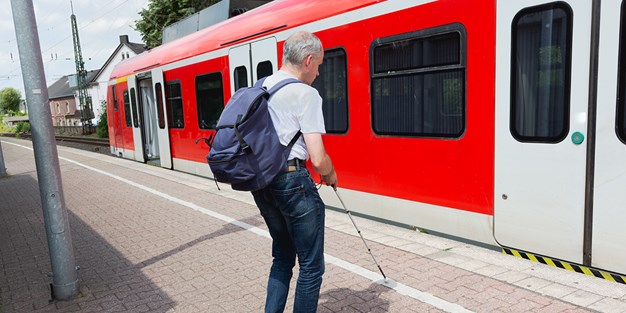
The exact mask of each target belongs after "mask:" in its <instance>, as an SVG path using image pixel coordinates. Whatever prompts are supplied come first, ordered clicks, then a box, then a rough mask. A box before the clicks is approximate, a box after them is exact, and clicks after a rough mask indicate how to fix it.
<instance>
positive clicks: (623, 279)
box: [502, 248, 626, 284]
mask: <svg viewBox="0 0 626 313" xmlns="http://www.w3.org/2000/svg"><path fill="white" fill-rule="evenodd" d="M502 253H504V254H508V255H512V256H516V257H518V258H522V259H526V260H530V261H534V262H539V263H543V264H546V265H550V266H555V267H558V268H562V269H566V270H568V271H572V272H577V273H581V274H585V275H589V276H595V277H598V278H602V279H606V280H610V281H614V282H618V283H620V284H626V276H622V275H619V274H615V273H610V272H606V271H600V270H597V269H594V268H589V267H585V266H582V265H578V264H574V263H569V262H565V261H561V260H557V259H551V258H548V257H545V256H541V255H537V254H532V253H528V252H522V251H517V250H513V249H509V248H502Z"/></svg>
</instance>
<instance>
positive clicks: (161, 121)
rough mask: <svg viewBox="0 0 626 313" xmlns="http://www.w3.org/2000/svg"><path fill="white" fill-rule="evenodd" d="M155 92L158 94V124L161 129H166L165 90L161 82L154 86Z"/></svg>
mask: <svg viewBox="0 0 626 313" xmlns="http://www.w3.org/2000/svg"><path fill="white" fill-rule="evenodd" d="M154 91H155V93H156V107H157V124H158V125H159V128H160V129H165V112H163V89H162V85H161V82H157V83H156V84H154Z"/></svg>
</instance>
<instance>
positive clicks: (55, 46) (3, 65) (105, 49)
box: [0, 0, 148, 92]
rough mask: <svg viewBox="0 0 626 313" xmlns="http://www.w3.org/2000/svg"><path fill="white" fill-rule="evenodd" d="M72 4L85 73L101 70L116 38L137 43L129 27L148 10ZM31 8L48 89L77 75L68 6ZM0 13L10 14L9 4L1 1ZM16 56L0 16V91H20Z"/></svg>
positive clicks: (11, 33) (112, 3) (144, 0)
mask: <svg viewBox="0 0 626 313" xmlns="http://www.w3.org/2000/svg"><path fill="white" fill-rule="evenodd" d="M19 1H22V0H19ZM72 3H73V7H74V14H75V15H76V19H77V24H78V27H79V37H80V43H81V51H82V54H83V60H84V62H85V68H86V69H87V70H92V69H97V68H99V67H101V66H102V65H103V64H104V62H105V61H106V60H107V59H108V57H109V56H110V53H112V52H113V50H114V49H115V47H117V45H118V44H119V36H120V35H128V36H129V39H130V41H131V42H141V36H140V35H139V33H137V32H136V31H135V30H133V29H132V27H131V25H134V21H135V20H137V19H139V14H138V12H139V10H141V9H142V8H144V7H146V6H147V5H148V0H109V1H93V0H72ZM33 5H34V9H35V18H36V20H37V29H38V34H39V42H40V47H41V51H42V61H43V64H44V70H45V75H46V81H47V84H48V85H50V84H52V83H53V82H54V81H55V80H57V79H59V78H60V77H61V76H63V75H68V74H73V73H74V72H75V71H76V69H75V64H74V48H73V42H72V28H71V24H70V15H71V14H72V12H71V9H70V3H69V1H56V0H33ZM0 7H3V8H10V7H11V1H10V0H0ZM11 53H12V54H13V61H11V58H10V56H11ZM18 53H19V52H18V49H17V42H16V40H15V30H14V24H13V16H12V11H11V10H10V9H9V10H0V89H3V88H6V87H13V88H17V89H20V90H21V91H22V92H23V91H24V88H23V82H22V77H21V69H20V65H19V54H18ZM90 58H91V59H90ZM66 59H69V60H66Z"/></svg>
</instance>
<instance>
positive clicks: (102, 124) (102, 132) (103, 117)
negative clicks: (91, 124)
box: [96, 100, 109, 138]
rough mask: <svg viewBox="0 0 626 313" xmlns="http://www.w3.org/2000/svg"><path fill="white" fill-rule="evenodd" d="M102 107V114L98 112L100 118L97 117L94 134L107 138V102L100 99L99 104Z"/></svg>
mask: <svg viewBox="0 0 626 313" xmlns="http://www.w3.org/2000/svg"><path fill="white" fill-rule="evenodd" d="M100 106H101V107H102V110H101V112H102V114H100V119H98V125H97V126H96V136H98V138H109V123H108V122H107V102H106V101H105V100H102V103H101V104H100Z"/></svg>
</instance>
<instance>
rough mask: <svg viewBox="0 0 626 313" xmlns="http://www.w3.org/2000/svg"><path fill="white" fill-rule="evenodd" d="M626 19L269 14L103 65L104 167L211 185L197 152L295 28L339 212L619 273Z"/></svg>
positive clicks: (550, 8) (384, 10)
mask: <svg viewBox="0 0 626 313" xmlns="http://www.w3.org/2000/svg"><path fill="white" fill-rule="evenodd" d="M625 10H626V9H625V8H624V4H623V3H622V1H619V0H604V1H602V3H601V5H600V1H595V0H594V1H590V0H562V1H546V0H527V1H509V0H491V1H488V0H483V1H471V0H412V1H407V0H402V1H401V0H388V1H383V0H354V1H331V0H276V1H273V2H270V3H268V4H266V5H264V6H261V7H259V8H257V9H254V10H252V11H249V12H247V13H245V14H242V15H240V16H237V17H234V18H231V19H228V20H226V21H224V22H221V23H219V24H216V25H213V26H210V27H208V28H205V29H203V30H200V31H198V32H196V33H193V34H190V35H188V36H186V37H183V38H180V39H177V40H175V41H172V42H169V43H167V44H165V45H162V46H160V47H157V48H154V49H152V50H150V51H148V52H145V53H143V54H141V55H138V56H136V57H133V58H131V59H128V60H126V61H124V62H122V63H120V64H119V65H118V66H117V67H116V68H115V69H114V71H113V73H112V75H111V78H110V81H109V96H108V118H109V134H110V143H111V152H112V153H113V154H115V155H117V156H121V157H124V158H129V159H134V160H137V161H139V162H149V163H153V164H157V165H159V166H162V167H164V168H168V169H173V170H178V171H184V172H188V173H192V174H197V175H203V176H207V177H212V175H211V172H210V170H209V168H208V166H207V164H206V159H205V157H206V155H207V153H208V149H209V148H208V147H207V146H206V145H204V144H196V140H197V139H198V138H203V137H209V136H210V134H211V133H213V132H214V127H215V124H216V121H217V119H218V117H219V115H220V113H221V110H222V109H223V107H224V105H225V103H226V101H227V100H228V99H229V97H230V96H231V95H232V94H233V93H234V92H235V91H236V90H237V89H238V88H242V87H245V86H251V85H252V84H253V83H254V82H255V81H257V80H258V79H259V78H262V77H265V76H267V75H270V74H272V73H274V72H276V71H277V70H278V69H279V68H280V63H281V55H282V46H283V42H284V40H285V39H286V38H287V37H288V36H289V35H290V34H292V33H294V32H295V31H298V30H306V31H310V32H312V33H315V34H316V35H317V36H318V37H319V38H320V39H321V40H322V43H323V45H324V49H325V58H324V62H323V64H322V65H321V66H320V76H319V77H318V78H317V79H316V81H315V82H314V84H313V86H314V87H315V88H317V89H318V91H319V92H320V95H321V96H322V98H323V101H324V104H323V109H324V118H325V123H326V129H327V134H326V135H324V143H325V145H326V149H327V150H328V151H329V154H330V156H331V157H332V159H333V162H334V164H335V167H336V169H337V172H338V177H339V182H340V185H339V186H340V189H341V192H342V193H343V195H344V198H345V200H346V202H347V203H348V204H349V207H350V209H351V210H353V211H356V212H359V213H362V214H365V215H368V216H372V217H376V218H380V219H384V220H388V221H393V222H396V223H401V224H405V225H411V226H415V227H419V228H422V229H427V230H431V231H436V232H440V233H445V234H448V235H451V236H456V237H460V238H465V239H468V240H472V241H477V242H481V243H486V244H490V245H494V246H501V247H504V248H511V249H515V250H520V251H524V252H528V253H532V254H537V255H540V256H546V257H550V258H553V259H555V260H561V261H564V262H570V263H572V264H576V265H581V266H585V267H589V268H592V269H600V270H603V271H607V272H608V273H613V274H614V273H626V245H624V244H623V243H622V241H623V239H624V238H626V227H622V222H623V221H626V208H625V203H626V192H623V190H622V188H623V186H626V175H625V174H626V97H625V96H626V95H625V94H626V66H624V64H626V62H624V59H625V58H626V49H624V48H625V47H626V40H624V38H623V37H624V36H625V34H626V32H625V31H624V28H625V27H626V26H624V25H626V24H625V23H624V18H625V17H626V14H625ZM321 193H322V196H323V198H324V200H325V201H326V203H327V204H328V205H330V206H335V207H340V204H339V202H338V200H337V199H336V197H335V196H334V194H333V193H332V190H331V189H330V188H322V189H321Z"/></svg>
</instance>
